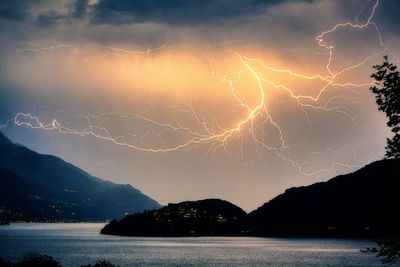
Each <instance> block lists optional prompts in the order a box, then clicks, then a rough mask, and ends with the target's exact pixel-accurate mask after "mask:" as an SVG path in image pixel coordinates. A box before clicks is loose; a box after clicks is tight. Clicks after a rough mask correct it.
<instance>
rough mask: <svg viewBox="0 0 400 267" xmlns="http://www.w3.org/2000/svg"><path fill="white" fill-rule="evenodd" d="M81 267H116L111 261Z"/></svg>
mask: <svg viewBox="0 0 400 267" xmlns="http://www.w3.org/2000/svg"><path fill="white" fill-rule="evenodd" d="M81 267H115V265H113V264H112V263H111V262H109V261H106V260H101V261H98V262H96V263H95V264H94V265H91V264H88V265H82V266H81Z"/></svg>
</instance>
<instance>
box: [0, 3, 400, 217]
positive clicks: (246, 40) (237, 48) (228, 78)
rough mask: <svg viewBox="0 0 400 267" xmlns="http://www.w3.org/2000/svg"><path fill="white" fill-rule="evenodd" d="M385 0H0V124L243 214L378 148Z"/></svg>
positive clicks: (128, 177)
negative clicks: (378, 68) (374, 89)
mask: <svg viewBox="0 0 400 267" xmlns="http://www.w3.org/2000/svg"><path fill="white" fill-rule="evenodd" d="M398 12H400V2H399V1H396V0H380V1H377V0H352V1H344V0H202V1H200V0H186V1H184V0H169V1H167V0H146V1H143V0H142V1H141V0H130V1H128V0H115V1H111V0H58V1H53V0H35V1H33V0H21V1H0V131H2V132H3V133H5V134H6V135H7V136H8V137H9V138H10V139H11V140H13V141H14V142H17V143H20V144H23V145H25V146H27V147H29V148H31V149H33V150H35V151H38V152H40V153H46V154H52V155H56V156H59V157H61V158H63V159H64V160H66V161H68V162H71V163H73V164H75V165H76V166H78V167H80V168H82V169H84V170H85V171H87V172H89V173H91V174H93V175H95V176H98V177H100V178H103V179H107V180H111V181H114V182H117V183H124V184H126V183H129V184H131V185H133V186H134V187H136V188H138V189H139V190H141V191H142V192H144V193H145V194H147V195H149V196H151V197H152V198H154V199H155V200H157V201H159V202H160V203H161V204H167V203H176V202H180V201H184V200H197V199H204V198H211V197H212V198H222V199H225V200H228V201H230V202H232V203H234V204H236V205H238V206H240V207H241V208H243V209H244V210H246V211H251V210H253V209H255V208H257V207H258V206H260V205H261V204H263V203H264V202H266V201H268V200H270V199H271V198H273V197H275V196H276V195H278V194H280V193H282V192H284V190H285V189H287V188H289V187H293V186H302V185H308V184H312V183H314V182H320V181H326V180H328V179H329V178H332V177H334V176H336V175H339V174H344V173H349V172H352V171H354V170H356V169H359V168H361V167H362V166H364V165H365V164H368V163H369V162H372V161H375V160H379V159H381V158H383V156H384V148H385V143H386V138H387V137H390V131H389V129H388V128H387V127H386V118H385V116H384V114H383V113H381V112H378V110H377V106H376V104H375V100H374V96H373V94H372V93H371V92H370V90H369V87H370V86H371V85H372V83H373V80H372V78H371V77H370V75H371V74H372V73H373V68H372V66H373V65H375V64H379V63H381V62H382V60H383V56H384V55H388V56H389V59H390V60H391V61H393V62H394V63H398V57H397V56H399V55H400V51H399V47H400V46H399V43H400V40H399V35H400V32H399V27H398V25H399V16H398V15H397V14H398Z"/></svg>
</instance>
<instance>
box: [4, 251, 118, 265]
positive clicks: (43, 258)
mask: <svg viewBox="0 0 400 267" xmlns="http://www.w3.org/2000/svg"><path fill="white" fill-rule="evenodd" d="M0 267H61V264H60V263H59V262H58V261H57V260H55V259H54V258H53V257H51V256H48V255H41V254H31V255H27V256H25V258H24V259H23V260H21V261H17V262H11V261H7V260H4V259H2V258H1V257H0ZM81 267H115V265H113V264H112V263H111V262H109V261H106V260H100V261H98V262H96V263H94V264H87V265H82V266H81Z"/></svg>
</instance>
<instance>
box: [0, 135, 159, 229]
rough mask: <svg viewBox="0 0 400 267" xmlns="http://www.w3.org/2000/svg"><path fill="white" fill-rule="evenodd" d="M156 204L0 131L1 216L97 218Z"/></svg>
mask: <svg viewBox="0 0 400 267" xmlns="http://www.w3.org/2000/svg"><path fill="white" fill-rule="evenodd" d="M159 207H160V205H159V204H158V203H157V202H156V201H155V200H153V199H151V198H149V197H148V196H146V195H144V194H142V193H141V192H140V191H139V190H137V189H135V188H133V187H132V186H130V185H119V184H114V183H112V182H109V181H104V180H101V179H99V178H97V177H94V176H91V175H90V174H88V173H86V172H84V171H83V170H81V169H79V168H77V167H75V166H74V165H72V164H70V163H67V162H65V161H63V160H62V159H60V158H57V157H54V156H49V155H42V154H39V153H36V152H34V151H32V150H29V149H28V148H26V147H24V146H21V145H18V144H14V143H12V142H11V141H10V140H9V139H7V138H6V137H5V136H4V135H3V134H2V133H1V132H0V221H4V220H10V221H17V220H23V221H60V220H64V221H101V220H106V219H114V218H122V217H123V216H124V215H126V214H127V213H135V212H141V211H144V210H151V209H156V208H159Z"/></svg>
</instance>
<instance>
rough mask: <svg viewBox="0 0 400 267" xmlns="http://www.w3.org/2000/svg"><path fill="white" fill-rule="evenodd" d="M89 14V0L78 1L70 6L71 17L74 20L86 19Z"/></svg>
mask: <svg viewBox="0 0 400 267" xmlns="http://www.w3.org/2000/svg"><path fill="white" fill-rule="evenodd" d="M87 12H88V0H76V1H75V2H72V3H71V4H70V15H71V16H72V17H73V18H74V19H84V18H85V17H86V15H87Z"/></svg>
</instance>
